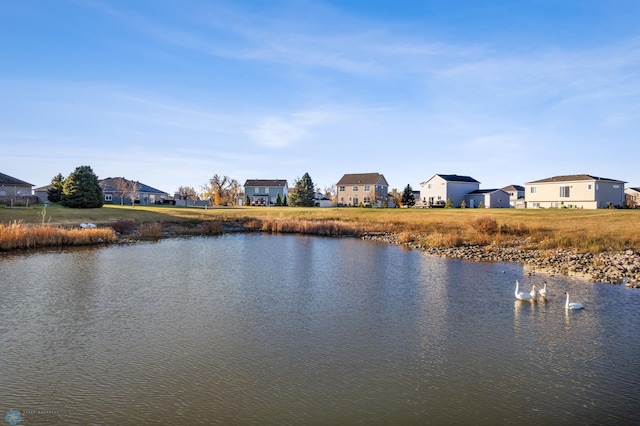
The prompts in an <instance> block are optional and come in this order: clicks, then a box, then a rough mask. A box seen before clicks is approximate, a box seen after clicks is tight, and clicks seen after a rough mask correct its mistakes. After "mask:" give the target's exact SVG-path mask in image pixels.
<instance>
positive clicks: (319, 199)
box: [313, 192, 336, 207]
mask: <svg viewBox="0 0 640 426" xmlns="http://www.w3.org/2000/svg"><path fill="white" fill-rule="evenodd" d="M313 199H314V205H315V206H316V207H335V206H336V203H335V202H333V201H332V200H330V199H329V198H328V197H327V196H326V195H324V194H323V193H322V192H316V193H315V194H314V195H313Z"/></svg>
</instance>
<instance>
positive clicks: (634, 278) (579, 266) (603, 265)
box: [362, 233, 640, 288]
mask: <svg viewBox="0 0 640 426" xmlns="http://www.w3.org/2000/svg"><path fill="white" fill-rule="evenodd" d="M362 238H363V239H367V240H374V241H380V242H384V243H387V244H394V245H403V246H406V247H409V248H412V249H416V250H422V251H424V252H426V253H429V254H432V255H435V256H441V257H448V258H454V259H463V260H470V261H475V262H513V263H522V264H524V266H525V268H526V269H528V270H529V271H531V272H542V273H546V274H550V275H566V276H571V277H577V278H580V279H584V280H587V281H591V282H602V283H609V284H625V285H626V286H627V287H629V288H640V253H638V252H636V251H634V250H626V251H624V252H604V253H576V252H573V251H571V250H549V251H542V250H526V249H523V248H519V245H520V244H518V241H516V242H514V246H512V247H484V246H474V245H463V246H459V247H427V246H425V245H422V244H416V243H411V242H408V243H405V242H401V241H400V239H399V236H398V235H396V234H392V233H384V234H374V233H368V234H365V235H363V236H362Z"/></svg>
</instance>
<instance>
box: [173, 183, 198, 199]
mask: <svg viewBox="0 0 640 426" xmlns="http://www.w3.org/2000/svg"><path fill="white" fill-rule="evenodd" d="M177 194H180V197H182V199H183V200H197V199H198V194H197V193H196V190H195V189H193V188H192V187H191V186H181V187H179V188H178V191H177Z"/></svg>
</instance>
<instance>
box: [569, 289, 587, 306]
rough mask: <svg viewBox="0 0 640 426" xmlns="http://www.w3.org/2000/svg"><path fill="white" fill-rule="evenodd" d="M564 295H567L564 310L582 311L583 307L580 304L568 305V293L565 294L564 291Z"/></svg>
mask: <svg viewBox="0 0 640 426" xmlns="http://www.w3.org/2000/svg"><path fill="white" fill-rule="evenodd" d="M564 294H566V295H567V302H566V303H565V304H564V307H565V309H583V308H584V306H582V303H575V302H574V303H569V293H567V292H566V291H565V292H564Z"/></svg>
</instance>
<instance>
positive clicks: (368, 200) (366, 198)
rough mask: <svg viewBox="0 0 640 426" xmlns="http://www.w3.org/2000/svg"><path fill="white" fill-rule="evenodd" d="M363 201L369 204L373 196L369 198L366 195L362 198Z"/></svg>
mask: <svg viewBox="0 0 640 426" xmlns="http://www.w3.org/2000/svg"><path fill="white" fill-rule="evenodd" d="M362 202H363V203H365V204H369V203H370V202H371V198H369V197H364V198H363V199H362Z"/></svg>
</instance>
